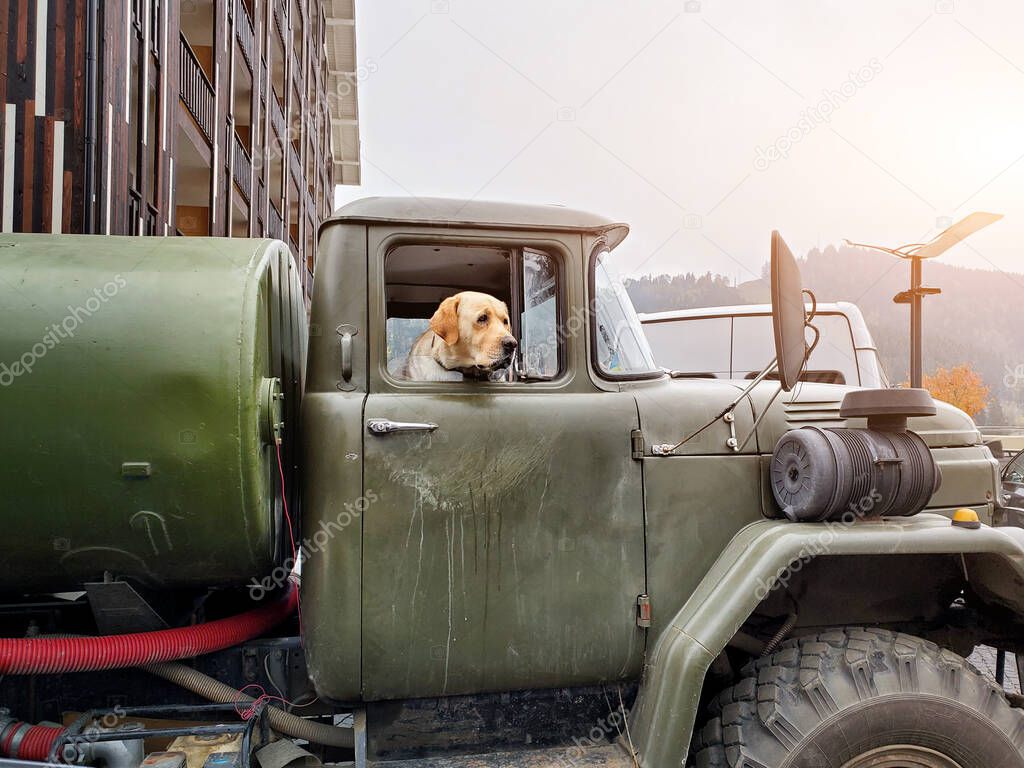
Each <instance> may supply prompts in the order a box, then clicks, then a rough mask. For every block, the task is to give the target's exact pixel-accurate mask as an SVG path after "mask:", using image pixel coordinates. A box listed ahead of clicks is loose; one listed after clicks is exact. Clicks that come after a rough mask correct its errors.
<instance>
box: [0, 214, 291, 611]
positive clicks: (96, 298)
mask: <svg viewBox="0 0 1024 768" xmlns="http://www.w3.org/2000/svg"><path fill="white" fill-rule="evenodd" d="M306 337H307V325H306V311H305V303H304V299H303V295H302V289H301V286H300V283H299V278H298V271H297V268H296V266H295V264H294V262H293V261H292V258H291V254H290V253H289V251H288V249H287V248H286V247H285V246H284V245H283V244H281V243H279V242H276V241H269V240H245V239H227V238H186V237H171V238H162V237H101V236H75V235H6V234H5V235H0V413H2V414H3V422H4V423H3V428H2V429H0V436H2V437H0V478H2V480H3V482H2V488H0V499H2V501H0V523H2V526H3V531H4V535H3V536H2V538H0V591H2V592H12V591H17V592H33V591H42V590H67V589H73V588H75V587H77V586H78V585H80V584H82V583H83V582H88V581H94V580H99V579H102V578H103V576H104V574H105V573H109V574H112V575H113V576H114V577H118V578H126V579H129V580H132V581H135V582H138V583H140V584H141V585H143V586H151V587H158V588H162V589H167V588H180V587H199V586H210V585H227V584H242V583H246V582H249V581H250V580H251V579H254V578H255V579H260V578H261V577H262V576H264V575H265V574H266V573H267V572H268V571H270V570H271V569H272V568H273V566H274V564H275V562H277V561H279V560H280V558H281V557H282V554H281V553H282V547H283V545H284V540H285V539H286V536H284V535H283V532H284V528H283V526H282V504H281V499H280V481H279V479H278V466H277V457H276V451H275V445H274V442H275V440H274V438H275V434H276V433H280V434H281V437H282V439H283V444H282V454H283V465H284V475H285V488H286V489H287V491H288V498H289V500H290V501H291V502H292V505H293V508H294V505H295V500H296V496H295V491H296V489H297V487H298V478H297V471H296V470H297V468H296V466H295V464H296V457H297V455H298V454H297V453H296V454H294V455H293V452H292V446H293V445H294V444H295V443H296V442H297V441H296V440H294V439H292V437H293V433H294V430H295V428H296V426H297V421H298V420H297V413H298V406H299V400H300V397H301V393H302V388H303V381H302V378H303V375H304V368H305V348H306ZM282 421H283V426H282ZM293 519H294V515H293Z"/></svg>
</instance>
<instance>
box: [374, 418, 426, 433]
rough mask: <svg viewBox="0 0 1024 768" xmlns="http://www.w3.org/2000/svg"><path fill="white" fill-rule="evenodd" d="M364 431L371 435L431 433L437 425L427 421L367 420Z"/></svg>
mask: <svg viewBox="0 0 1024 768" xmlns="http://www.w3.org/2000/svg"><path fill="white" fill-rule="evenodd" d="M366 429H367V431H368V432H369V433H370V434H371V435H389V434H391V433H392V432H433V431H434V430H435V429H437V424H431V423H430V422H428V421H391V419H367V420H366Z"/></svg>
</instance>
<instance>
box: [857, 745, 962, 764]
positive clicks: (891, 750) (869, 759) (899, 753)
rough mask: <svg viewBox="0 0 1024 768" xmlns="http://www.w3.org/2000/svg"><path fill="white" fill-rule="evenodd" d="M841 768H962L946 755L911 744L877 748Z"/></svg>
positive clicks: (858, 756)
mask: <svg viewBox="0 0 1024 768" xmlns="http://www.w3.org/2000/svg"><path fill="white" fill-rule="evenodd" d="M842 768H962V767H961V765H960V763H958V762H957V761H956V760H953V759H952V758H950V757H947V756H946V755H943V754H941V753H939V752H936V751H935V750H932V749H927V748H925V747H917V746H914V745H911V744H894V745H892V746H886V747H878V748H877V749H872V750H871V751H869V752H865V753H864V754H862V755H857V757H855V758H853V759H852V760H847V761H846V763H844V764H843V767H842Z"/></svg>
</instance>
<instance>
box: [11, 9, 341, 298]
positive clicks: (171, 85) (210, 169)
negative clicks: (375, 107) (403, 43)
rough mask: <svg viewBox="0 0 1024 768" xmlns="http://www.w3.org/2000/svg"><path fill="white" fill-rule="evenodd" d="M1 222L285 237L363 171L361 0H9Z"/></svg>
mask: <svg viewBox="0 0 1024 768" xmlns="http://www.w3.org/2000/svg"><path fill="white" fill-rule="evenodd" d="M0 39H4V40H6V41H7V50H6V52H5V53H4V54H3V55H2V56H0V105H3V115H2V116H0V147H2V153H0V230H2V231H4V232H70V233H92V234H121V235H161V236H162V235H180V236H197V235H199V236H201V235H215V236H227V237H274V238H278V239H280V240H283V241H284V242H286V243H288V244H289V245H290V246H291V248H292V251H293V253H294V254H295V256H296V259H297V261H298V262H299V263H300V264H303V265H304V266H305V269H304V270H303V275H304V279H303V285H304V286H305V287H306V292H307V295H308V293H309V290H310V287H311V284H312V272H313V267H314V261H315V247H314V246H315V241H316V232H317V228H318V226H319V224H320V222H321V220H323V218H324V217H325V216H327V215H328V214H329V212H330V210H331V207H332V203H333V197H334V187H335V185H336V184H357V183H359V169H360V166H359V123H358V110H357V85H358V83H357V80H358V77H357V74H356V69H357V67H356V58H355V27H354V8H353V0H106V1H104V0H78V1H77V2H74V1H65V0H49V1H48V0H20V2H18V3H15V2H14V1H13V0H9V1H8V0H0Z"/></svg>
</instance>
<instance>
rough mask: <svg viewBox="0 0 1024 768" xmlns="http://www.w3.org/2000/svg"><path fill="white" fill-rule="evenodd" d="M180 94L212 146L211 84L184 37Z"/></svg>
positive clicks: (212, 101) (182, 39)
mask: <svg viewBox="0 0 1024 768" xmlns="http://www.w3.org/2000/svg"><path fill="white" fill-rule="evenodd" d="M180 50H181V56H180V62H181V63H180V74H179V78H180V94H181V101H182V103H183V104H184V105H185V108H186V109H187V110H188V111H189V114H191V115H192V117H193V118H194V119H195V121H196V125H198V126H199V130H200V131H202V133H203V136H205V137H206V140H207V142H209V143H210V144H211V145H212V144H213V114H214V98H213V84H212V83H210V81H209V79H208V78H207V77H206V73H205V72H203V67H202V65H201V64H200V63H199V59H198V58H197V57H196V54H195V51H193V50H192V46H190V45H189V44H188V41H187V40H186V39H185V36H184V35H182V36H181V43H180Z"/></svg>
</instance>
